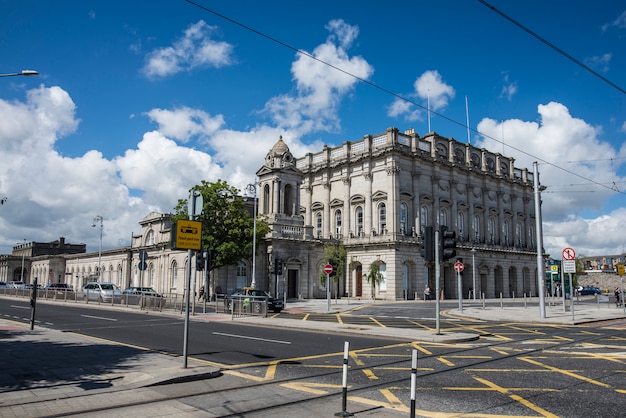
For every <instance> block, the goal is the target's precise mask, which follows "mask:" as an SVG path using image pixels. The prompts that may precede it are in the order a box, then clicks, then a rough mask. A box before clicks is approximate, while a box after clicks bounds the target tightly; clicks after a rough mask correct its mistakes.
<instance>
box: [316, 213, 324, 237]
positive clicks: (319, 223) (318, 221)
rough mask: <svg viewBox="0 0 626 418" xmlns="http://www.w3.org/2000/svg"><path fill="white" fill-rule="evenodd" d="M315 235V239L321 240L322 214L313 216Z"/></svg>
mask: <svg viewBox="0 0 626 418" xmlns="http://www.w3.org/2000/svg"><path fill="white" fill-rule="evenodd" d="M315 234H316V236H317V238H322V212H317V213H316V214H315Z"/></svg>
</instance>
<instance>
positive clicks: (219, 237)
mask: <svg viewBox="0 0 626 418" xmlns="http://www.w3.org/2000/svg"><path fill="white" fill-rule="evenodd" d="M194 191H198V192H200V194H201V195H202V213H201V214H200V215H199V216H198V217H196V218H195V220H198V221H201V222H202V248H203V249H210V250H211V266H210V269H216V268H219V267H223V266H228V265H235V264H237V263H238V262H239V261H241V260H242V259H243V258H246V257H250V256H251V255H252V247H253V243H252V235H253V231H254V218H253V217H252V216H251V215H250V213H249V212H248V211H247V210H246V206H245V200H244V199H243V197H242V196H241V195H240V191H239V190H238V189H237V188H235V187H233V186H230V185H228V183H226V182H225V181H223V180H218V181H216V182H215V183H210V182H207V181H205V180H202V182H201V183H200V184H199V185H196V186H194V187H192V188H191V189H190V190H189V193H190V195H191V193H192V192H194ZM172 218H173V220H178V219H189V213H188V199H179V200H178V204H177V205H176V207H175V208H174V216H173V217H172ZM268 232H269V226H268V225H267V222H265V220H264V219H259V218H258V217H257V222H256V241H257V244H258V242H259V240H260V239H261V238H263V237H264V236H265V234H267V233H268ZM257 249H258V245H257Z"/></svg>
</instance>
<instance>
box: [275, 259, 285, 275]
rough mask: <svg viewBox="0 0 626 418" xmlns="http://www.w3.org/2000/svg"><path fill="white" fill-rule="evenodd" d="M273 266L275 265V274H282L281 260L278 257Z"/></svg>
mask: <svg viewBox="0 0 626 418" xmlns="http://www.w3.org/2000/svg"><path fill="white" fill-rule="evenodd" d="M275 266H276V275H277V276H280V275H282V274H283V260H282V259H280V258H277V259H276V263H275Z"/></svg>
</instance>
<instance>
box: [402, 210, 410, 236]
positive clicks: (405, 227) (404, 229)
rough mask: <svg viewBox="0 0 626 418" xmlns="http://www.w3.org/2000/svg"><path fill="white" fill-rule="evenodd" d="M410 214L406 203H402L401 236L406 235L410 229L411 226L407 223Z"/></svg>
mask: <svg viewBox="0 0 626 418" xmlns="http://www.w3.org/2000/svg"><path fill="white" fill-rule="evenodd" d="M408 212H409V209H408V207H407V205H406V203H404V202H402V203H400V233H401V234H406V233H407V231H408V229H409V225H408V223H407V216H408Z"/></svg>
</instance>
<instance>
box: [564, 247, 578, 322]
mask: <svg viewBox="0 0 626 418" xmlns="http://www.w3.org/2000/svg"><path fill="white" fill-rule="evenodd" d="M561 254H562V255H563V273H567V275H568V277H569V306H570V311H572V321H574V319H575V314H574V286H573V285H572V273H576V251H574V249H573V248H570V247H567V248H565V249H564V250H563V252H562V253H561ZM561 282H563V280H561ZM563 297H565V287H563ZM563 306H565V305H563Z"/></svg>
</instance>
